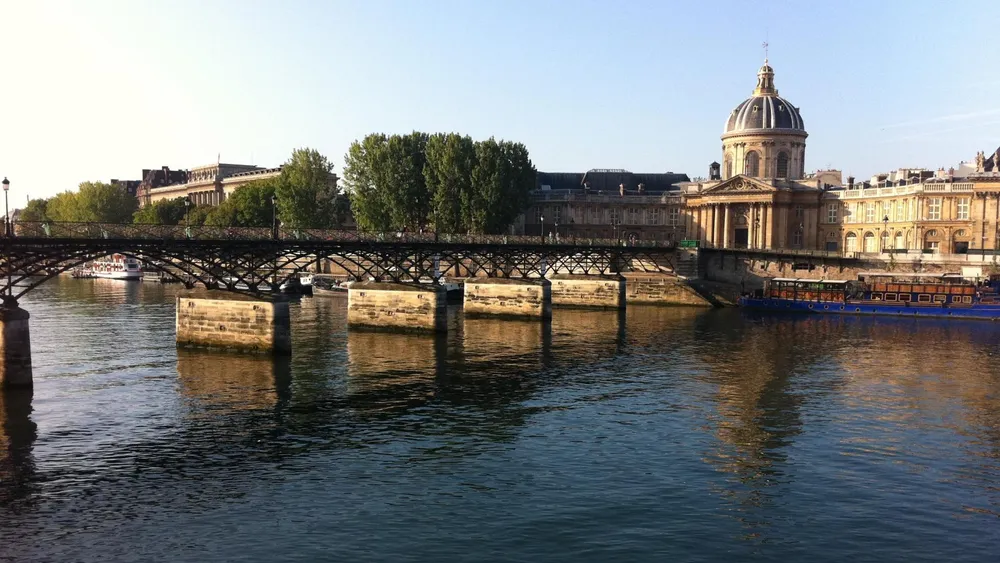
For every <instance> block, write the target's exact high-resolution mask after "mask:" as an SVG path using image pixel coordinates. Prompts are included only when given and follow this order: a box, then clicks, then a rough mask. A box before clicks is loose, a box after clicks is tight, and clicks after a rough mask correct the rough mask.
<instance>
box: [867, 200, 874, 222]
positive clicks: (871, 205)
mask: <svg viewBox="0 0 1000 563" xmlns="http://www.w3.org/2000/svg"><path fill="white" fill-rule="evenodd" d="M874 222H875V202H874V201H873V202H869V203H868V204H867V205H865V223H874Z"/></svg>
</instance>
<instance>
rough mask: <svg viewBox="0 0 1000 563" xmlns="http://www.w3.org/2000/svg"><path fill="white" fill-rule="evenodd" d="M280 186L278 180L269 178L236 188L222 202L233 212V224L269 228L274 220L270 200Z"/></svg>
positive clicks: (272, 206)
mask: <svg viewBox="0 0 1000 563" xmlns="http://www.w3.org/2000/svg"><path fill="white" fill-rule="evenodd" d="M280 184H281V180H280V179H278V178H270V179H267V180H257V181H254V182H250V183H249V184H245V185H243V186H240V187H238V188H236V190H235V191H233V193H232V194H230V196H229V197H228V198H226V201H225V202H224V204H228V205H229V206H231V207H233V209H234V211H235V219H234V220H235V223H233V224H234V225H237V226H240V227H270V226H271V223H272V221H273V220H274V217H273V214H274V205H273V204H272V203H271V198H272V197H274V195H275V193H276V192H277V190H278V186H279V185H280ZM279 206H280V204H279Z"/></svg>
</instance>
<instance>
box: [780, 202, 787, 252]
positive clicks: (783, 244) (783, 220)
mask: <svg viewBox="0 0 1000 563" xmlns="http://www.w3.org/2000/svg"><path fill="white" fill-rule="evenodd" d="M778 248H788V206H787V205H783V206H782V207H781V210H780V211H779V212H778Z"/></svg>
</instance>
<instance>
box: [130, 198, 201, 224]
mask: <svg viewBox="0 0 1000 563" xmlns="http://www.w3.org/2000/svg"><path fill="white" fill-rule="evenodd" d="M184 201H185V198H183V197H178V198H174V199H161V200H160V201H157V202H156V203H152V204H149V205H145V206H143V207H140V208H139V210H138V211H136V212H135V213H134V214H133V215H132V222H134V223H138V224H143V225H179V224H181V223H183V222H184V214H185V212H186V211H188V210H187V209H186V208H185V206H184Z"/></svg>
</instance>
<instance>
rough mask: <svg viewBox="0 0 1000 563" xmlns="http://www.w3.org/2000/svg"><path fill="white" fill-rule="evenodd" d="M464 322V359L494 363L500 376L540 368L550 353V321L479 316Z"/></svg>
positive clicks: (485, 363) (471, 361)
mask: <svg viewBox="0 0 1000 563" xmlns="http://www.w3.org/2000/svg"><path fill="white" fill-rule="evenodd" d="M462 325H463V326H462V341H461V346H462V359H463V361H464V363H465V364H466V365H469V364H480V365H481V366H493V367H494V369H496V372H497V373H496V375H498V376H500V375H504V374H516V373H518V372H525V371H535V370H540V369H542V368H543V367H544V366H545V365H546V363H547V360H548V359H549V356H550V354H551V346H552V324H551V323H550V322H546V321H538V320H507V319H491V318H483V317H478V318H466V319H463V321H462ZM501 366H502V367H501ZM497 368H500V369H497Z"/></svg>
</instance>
